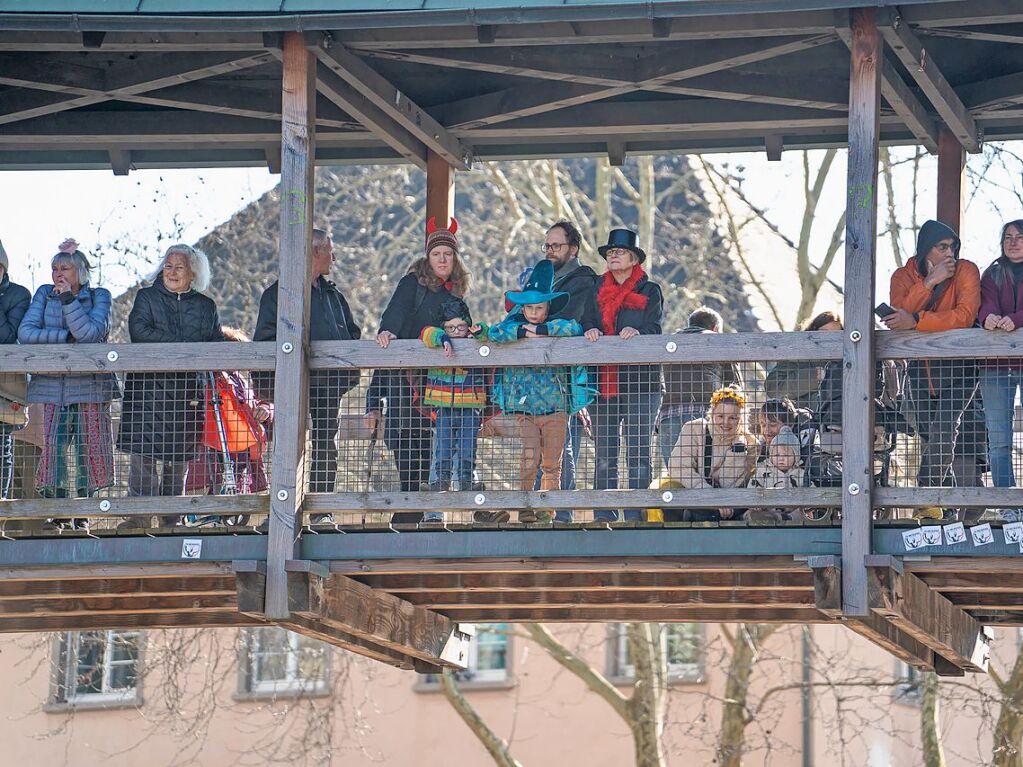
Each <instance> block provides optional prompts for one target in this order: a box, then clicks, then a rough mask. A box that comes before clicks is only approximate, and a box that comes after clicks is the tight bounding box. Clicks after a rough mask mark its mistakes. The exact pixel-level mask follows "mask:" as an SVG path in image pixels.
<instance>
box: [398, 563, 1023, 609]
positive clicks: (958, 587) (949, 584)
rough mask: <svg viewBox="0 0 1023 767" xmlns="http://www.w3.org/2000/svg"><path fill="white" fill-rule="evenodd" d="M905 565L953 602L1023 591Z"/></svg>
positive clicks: (995, 578)
mask: <svg viewBox="0 0 1023 767" xmlns="http://www.w3.org/2000/svg"><path fill="white" fill-rule="evenodd" d="M905 567H906V570H907V571H909V572H912V573H913V574H915V575H916V576H917V577H918V578H920V580H922V581H923V582H924V583H926V584H927V586H928V588H931V589H934V590H935V591H940V592H941V593H942V594H945V595H946V596H947V597H948V598H949V599H951V600H952V601H953V602H956V601H957V600H958V598H959V594H960V592H979V591H983V592H984V593H986V594H990V595H992V596H996V598H997V595H999V594H1003V593H1004V594H1012V595H1017V594H1020V593H1021V592H1023V584H1020V583H1019V582H1018V581H1017V579H1016V578H1008V579H1007V578H1005V577H1003V574H1002V573H1001V572H999V573H983V572H981V573H977V572H947V571H946V572H929V571H927V570H920V569H918V568H917V566H916V563H912V564H909V563H907V564H906V566H905ZM388 590H389V589H388Z"/></svg>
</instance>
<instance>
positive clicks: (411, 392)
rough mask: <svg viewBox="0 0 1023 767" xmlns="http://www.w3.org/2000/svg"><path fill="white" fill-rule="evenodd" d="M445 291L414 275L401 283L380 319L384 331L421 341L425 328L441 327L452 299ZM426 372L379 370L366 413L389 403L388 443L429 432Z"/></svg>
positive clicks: (402, 279) (367, 401)
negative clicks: (442, 309)
mask: <svg viewBox="0 0 1023 767" xmlns="http://www.w3.org/2000/svg"><path fill="white" fill-rule="evenodd" d="M451 295H452V294H451V293H449V292H448V291H447V290H445V289H444V288H441V289H440V290H437V291H433V290H429V289H427V288H426V287H424V286H423V285H420V284H419V280H418V279H416V276H415V275H413V274H406V275H405V276H404V277H402V278H401V279H400V280H399V281H398V285H397V286H396V287H395V289H394V293H392V294H391V299H390V301H388V302H387V308H385V309H384V313H383V315H382V316H381V317H380V330H381V331H384V330H387V331H390V332H391V333H394V335H395V336H397V337H398V338H404V339H412V338H419V334H420V333H422V332H423V328H425V327H428V326H430V325H436V324H437V317H436V315H437V312H438V310H439V309H440V307H441V305H442V304H443V303H444V302H445V301H446V300H447V299H448V298H450V297H451ZM424 378H425V371H423V370H375V371H373V378H372V380H371V381H370V384H369V390H368V391H367V392H366V410H367V412H369V411H372V410H379V411H382V410H383V400H385V399H386V400H387V418H386V419H385V420H384V433H383V436H384V440H385V442H386V443H387V444H388V445H396V444H398V442H399V440H400V436H399V435H400V433H401V432H403V431H407V430H410V429H412V430H416V429H429V428H430V426H431V425H432V422H431V421H430V415H429V412H428V411H427V409H426V408H424V407H422V405H421V402H420V398H421V395H422V389H423V383H424Z"/></svg>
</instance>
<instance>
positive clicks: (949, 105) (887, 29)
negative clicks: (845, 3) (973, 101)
mask: <svg viewBox="0 0 1023 767" xmlns="http://www.w3.org/2000/svg"><path fill="white" fill-rule="evenodd" d="M877 18H878V26H879V28H880V30H881V34H882V35H884V39H885V41H886V42H887V43H888V45H890V46H891V49H892V51H894V53H895V55H896V56H898V58H899V60H900V61H901V62H902V64H903V66H905V67H906V71H908V72H909V74H910V76H911V77H912V78H913V79H914V80H916V83H917V85H919V86H920V89H921V90H922V91H923V92H924V94H925V95H926V96H927V98H928V100H930V102H931V104H932V105H933V106H934V108H935V109H936V110H937V112H938V114H939V115H941V119H942V120H944V122H945V125H947V126H948V128H949V130H951V131H952V132H953V133H954V134H955V136H956V138H957V139H958V140H959V143H960V144H962V146H963V147H965V149H966V150H967V151H968V152H979V151H980V135H979V133H978V130H977V125H976V123H975V122H974V121H973V117H972V116H971V115H970V112H969V110H967V108H966V106H965V105H964V104H963V102H962V101H961V100H960V98H959V96H958V95H957V94H956V92H955V91H954V90H953V89H952V86H951V85H949V84H948V81H947V80H946V79H945V76H944V75H943V74H942V73H941V70H940V69H939V68H938V65H937V64H936V63H935V61H934V59H933V58H931V57H930V56H929V55H928V54H927V50H926V48H924V45H923V43H922V42H920V38H918V37H917V36H916V33H915V32H913V30H912V29H910V27H909V24H907V23H906V22H905V21H904V20H903V18H902V16H901V15H900V13H899V11H898V10H896V9H892V8H881V9H879V10H878V16H877Z"/></svg>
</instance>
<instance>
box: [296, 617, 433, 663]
mask: <svg viewBox="0 0 1023 767" xmlns="http://www.w3.org/2000/svg"><path fill="white" fill-rule="evenodd" d="M276 625H279V626H280V627H281V628H286V629H288V630H289V631H294V632H296V633H299V634H302V635H304V636H307V637H312V638H313V639H318V640H319V641H321V642H326V643H327V644H330V645H334V646H335V647H340V648H341V649H342V650H347V651H348V652H353V653H355V654H356V655H362V656H363V657H365V658H369V659H371V660H375V661H379V662H380V663H386V664H387V665H388V666H394V667H395V668H400V669H402V670H404V671H411V670H412V669H413V667H414V663H413V660H414V659H413V658H412V657H411V656H409V655H405V654H404V653H400V652H396V651H394V650H392V649H390V648H387V647H382V646H381V645H377V644H374V643H372V642H367V641H366V640H364V639H360V638H359V637H357V636H353V635H351V634H348V633H346V632H344V631H341V630H340V629H338V628H335V627H334V626H328V625H326V624H324V623H321V622H319V621H316V620H313V619H310V618H306V617H304V616H302V615H298V614H297V613H296V614H293V615H291V616H290V617H289V618H288V619H287V620H286V621H280V622H279V623H278V624H276Z"/></svg>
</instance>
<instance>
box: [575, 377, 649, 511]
mask: <svg viewBox="0 0 1023 767" xmlns="http://www.w3.org/2000/svg"><path fill="white" fill-rule="evenodd" d="M660 404H661V393H660V392H633V393H627V394H619V395H618V396H617V397H613V398H611V399H598V400H597V401H596V402H594V403H593V404H592V405H590V408H589V411H590V421H591V423H592V425H593V442H594V447H595V450H596V454H597V463H596V468H595V477H594V489H595V490H615V489H617V488H618V452H619V449H620V447H621V442H622V439H623V438H624V441H625V460H626V462H627V465H628V473H629V489H630V490H646V489H647V488H648V487H650V481H651V479H652V478H653V477H652V473H653V472H652V468H651V463H650V436H651V432H652V431H653V426H654V417H655V416H656V415H657V409H658V408H659V407H660ZM619 427H621V432H622V433H621V435H619V431H618V430H619ZM593 518H594V519H599V520H605V521H614V520H616V519H618V512H617V510H615V509H598V510H597V511H595V512H593ZM625 519H626V520H637V521H638V520H642V519H643V511H642V510H641V509H626V510H625Z"/></svg>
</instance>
